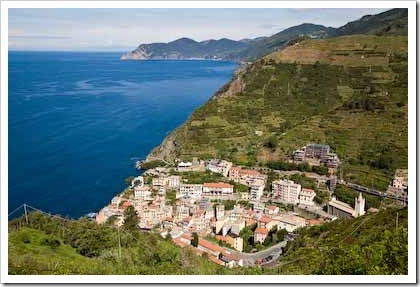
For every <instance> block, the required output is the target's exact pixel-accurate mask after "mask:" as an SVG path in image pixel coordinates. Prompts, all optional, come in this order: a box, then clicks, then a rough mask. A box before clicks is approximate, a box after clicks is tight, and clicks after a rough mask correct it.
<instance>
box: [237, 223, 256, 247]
mask: <svg viewBox="0 0 420 287" xmlns="http://www.w3.org/2000/svg"><path fill="white" fill-rule="evenodd" d="M256 228H257V224H253V225H250V226H245V228H243V229H242V230H241V232H240V233H239V236H240V237H241V238H242V239H243V241H244V249H243V250H244V252H248V253H249V252H251V250H252V249H253V248H254V246H255V244H254V231H255V229H256Z"/></svg>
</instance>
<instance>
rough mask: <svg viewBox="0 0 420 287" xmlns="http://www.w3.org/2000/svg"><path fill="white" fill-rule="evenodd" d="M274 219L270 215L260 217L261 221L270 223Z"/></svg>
mask: <svg viewBox="0 0 420 287" xmlns="http://www.w3.org/2000/svg"><path fill="white" fill-rule="evenodd" d="M271 220H272V218H270V217H268V216H265V215H263V216H261V218H260V219H259V221H260V222H262V223H269V222H270V221H271Z"/></svg>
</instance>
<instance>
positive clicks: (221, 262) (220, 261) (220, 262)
mask: <svg viewBox="0 0 420 287" xmlns="http://www.w3.org/2000/svg"><path fill="white" fill-rule="evenodd" d="M209 260H210V261H211V262H213V263H216V264H219V265H225V263H224V262H223V261H222V260H220V259H219V258H217V257H216V256H209Z"/></svg>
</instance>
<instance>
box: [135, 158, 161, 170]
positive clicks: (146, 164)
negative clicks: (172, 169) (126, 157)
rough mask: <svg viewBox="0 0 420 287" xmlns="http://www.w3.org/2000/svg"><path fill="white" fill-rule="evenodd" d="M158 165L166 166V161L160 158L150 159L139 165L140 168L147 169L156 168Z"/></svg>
mask: <svg viewBox="0 0 420 287" xmlns="http://www.w3.org/2000/svg"><path fill="white" fill-rule="evenodd" d="M159 166H166V163H165V162H164V161H161V160H151V161H146V162H143V163H142V164H141V165H140V167H141V169H143V170H148V169H152V168H156V167H159Z"/></svg>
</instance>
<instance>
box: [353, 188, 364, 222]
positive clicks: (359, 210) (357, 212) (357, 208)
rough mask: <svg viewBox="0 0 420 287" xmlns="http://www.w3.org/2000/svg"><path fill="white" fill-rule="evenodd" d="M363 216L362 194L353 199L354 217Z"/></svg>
mask: <svg viewBox="0 0 420 287" xmlns="http://www.w3.org/2000/svg"><path fill="white" fill-rule="evenodd" d="M364 214H365V199H364V198H363V196H362V193H361V192H360V193H359V197H357V198H355V199H354V217H359V216H362V215H364Z"/></svg>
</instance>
